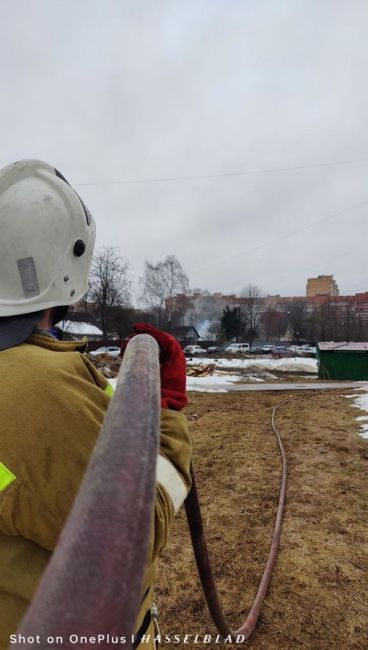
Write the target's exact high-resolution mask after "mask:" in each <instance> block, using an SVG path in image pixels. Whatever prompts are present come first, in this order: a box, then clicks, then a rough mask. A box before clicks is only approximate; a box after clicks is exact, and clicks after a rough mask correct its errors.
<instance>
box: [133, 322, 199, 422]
mask: <svg viewBox="0 0 368 650" xmlns="http://www.w3.org/2000/svg"><path fill="white" fill-rule="evenodd" d="M133 331H134V332H135V334H149V335H150V336H153V338H154V339H155V340H156V341H157V343H158V344H159V346H160V369H161V408H163V409H174V410H175V411H181V409H183V408H184V406H186V404H187V403H188V399H187V396H186V391H185V386H186V379H187V373H186V362H185V356H184V352H183V350H182V349H181V346H180V343H178V341H177V340H176V339H175V338H174V337H173V336H171V334H167V333H166V332H162V330H159V329H157V327H153V326H152V325H147V324H146V323H136V324H135V325H133ZM135 334H133V336H135ZM127 345H128V341H124V343H123V345H122V346H121V356H124V352H125V349H126V346H127Z"/></svg>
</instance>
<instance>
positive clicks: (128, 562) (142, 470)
mask: <svg viewBox="0 0 368 650" xmlns="http://www.w3.org/2000/svg"><path fill="white" fill-rule="evenodd" d="M158 357H159V355H158V345H157V343H156V341H155V340H154V339H153V338H152V337H150V336H147V335H144V334H143V335H139V336H136V337H134V338H133V339H132V340H131V341H130V343H129V345H128V348H127V351H126V354H125V356H124V363H123V364H122V366H121V370H120V374H119V379H118V384H117V389H116V393H115V396H114V399H113V400H112V401H111V404H110V407H109V410H108V412H107V415H106V418H105V421H104V424H103V427H102V430H101V433H100V436H99V439H98V441H97V444H96V447H95V450H94V453H93V456H92V458H91V461H90V463H89V465H88V468H87V470H86V473H85V476H84V479H83V481H82V484H81V487H80V491H79V493H78V495H77V497H76V500H75V502H74V506H73V508H72V511H71V513H70V515H69V517H68V519H67V522H66V525H65V527H64V529H63V531H62V533H61V535H60V538H59V542H58V544H57V547H56V549H55V551H54V553H53V555H52V558H51V560H50V562H49V565H48V567H47V569H46V571H45V573H44V575H43V577H42V579H41V582H40V585H39V587H38V590H37V591H36V594H35V596H34V598H33V600H32V603H31V605H30V607H29V609H28V610H27V612H26V615H25V617H24V618H23V620H22V622H21V625H20V627H19V628H18V630H17V635H19V634H21V635H24V636H25V637H32V636H34V637H36V636H37V635H38V636H39V637H40V638H41V640H42V639H44V641H45V640H46V639H47V637H48V636H50V637H56V636H61V637H62V638H63V645H62V647H64V648H69V647H70V648H71V647H73V648H78V647H80V646H79V644H76V643H71V642H69V641H68V639H69V637H70V636H71V635H74V636H78V637H80V636H88V637H91V636H96V637H98V635H106V636H108V635H119V636H124V637H126V638H127V643H126V644H125V647H126V648H130V647H131V644H130V642H129V639H130V638H131V635H132V634H133V633H134V629H133V628H134V624H135V618H136V615H137V612H138V609H139V601H140V598H141V589H142V583H143V576H144V570H145V566H146V558H147V553H148V541H149V532H150V524H151V517H152V512H153V507H154V497H155V480H156V457H157V453H158V442H159V419H160V382H159V376H160V373H159V358H158ZM11 647H12V648H18V649H19V650H20V649H22V650H24V649H25V648H28V647H29V648H30V647H33V646H32V644H28V643H21V644H12V646H11ZM41 647H42V643H41ZM47 647H50V648H52V647H60V644H56V643H55V645H53V644H52V643H47ZM84 647H86V646H85V645H84ZM104 647H110V643H109V642H106V643H104ZM111 647H112V646H111Z"/></svg>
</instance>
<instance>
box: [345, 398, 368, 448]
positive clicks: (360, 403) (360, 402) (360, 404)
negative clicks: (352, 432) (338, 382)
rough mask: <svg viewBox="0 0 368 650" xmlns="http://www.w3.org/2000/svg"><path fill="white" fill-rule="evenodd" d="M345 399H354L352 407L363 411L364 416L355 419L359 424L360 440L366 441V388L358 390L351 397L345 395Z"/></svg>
mask: <svg viewBox="0 0 368 650" xmlns="http://www.w3.org/2000/svg"><path fill="white" fill-rule="evenodd" d="M346 397H350V398H351V397H353V398H354V406H356V407H357V408H358V409H361V410H362V411H364V413H365V415H359V416H358V417H357V418H356V419H357V420H358V422H360V425H361V427H360V435H361V437H362V438H365V439H366V440H368V388H365V389H364V388H363V389H360V390H359V391H356V392H355V393H354V394H353V395H346Z"/></svg>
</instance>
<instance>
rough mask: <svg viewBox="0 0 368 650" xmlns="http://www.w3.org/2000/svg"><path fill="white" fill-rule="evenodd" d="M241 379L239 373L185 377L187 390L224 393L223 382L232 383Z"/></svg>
mask: <svg viewBox="0 0 368 650" xmlns="http://www.w3.org/2000/svg"><path fill="white" fill-rule="evenodd" d="M239 379H242V377H241V376H240V375H221V376H219V375H209V376H207V377H187V390H188V391H194V390H195V391H206V392H217V393H226V392H227V390H226V387H224V384H233V383H235V382H236V381H239Z"/></svg>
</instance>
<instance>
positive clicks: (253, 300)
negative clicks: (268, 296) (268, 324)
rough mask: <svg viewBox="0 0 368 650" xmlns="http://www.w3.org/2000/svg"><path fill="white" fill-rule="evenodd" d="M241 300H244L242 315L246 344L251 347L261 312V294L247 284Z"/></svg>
mask: <svg viewBox="0 0 368 650" xmlns="http://www.w3.org/2000/svg"><path fill="white" fill-rule="evenodd" d="M240 295H241V297H242V298H245V300H244V301H243V304H242V315H243V320H244V323H245V326H246V330H247V335H248V342H249V345H250V346H251V345H252V343H253V340H254V338H255V337H256V336H257V325H258V322H259V319H260V316H261V313H262V310H263V304H264V300H263V296H262V292H261V290H260V289H259V287H257V286H256V285H255V284H248V286H247V287H245V288H244V289H243V290H242V291H241V292H240Z"/></svg>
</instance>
